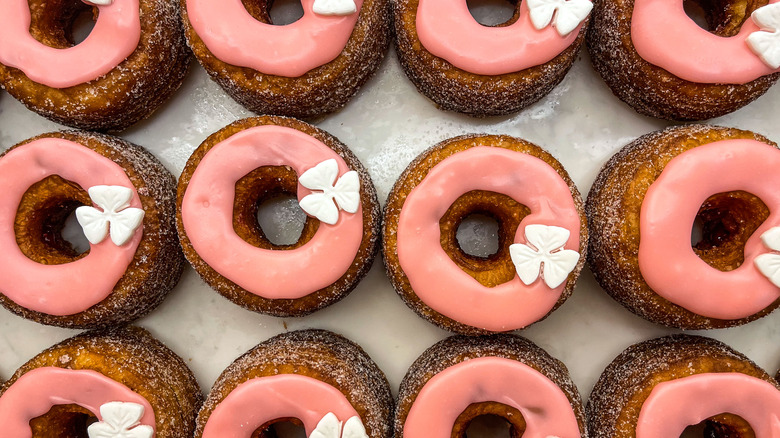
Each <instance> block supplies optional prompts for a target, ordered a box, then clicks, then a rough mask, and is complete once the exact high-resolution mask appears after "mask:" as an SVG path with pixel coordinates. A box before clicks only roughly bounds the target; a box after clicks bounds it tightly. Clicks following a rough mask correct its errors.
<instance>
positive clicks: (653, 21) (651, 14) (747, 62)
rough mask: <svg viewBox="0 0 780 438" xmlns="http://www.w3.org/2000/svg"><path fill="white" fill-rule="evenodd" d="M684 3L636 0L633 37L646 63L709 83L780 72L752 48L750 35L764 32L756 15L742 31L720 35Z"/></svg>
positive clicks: (742, 80)
mask: <svg viewBox="0 0 780 438" xmlns="http://www.w3.org/2000/svg"><path fill="white" fill-rule="evenodd" d="M778 1H780V0H770V1H769V3H770V4H772V3H776V2H778ZM683 3H684V2H683V0H636V1H635V2H634V12H633V14H632V15H631V20H632V21H631V40H632V41H633V43H634V47H636V51H637V53H638V54H639V56H641V57H642V58H643V59H644V60H645V61H647V62H649V63H651V64H653V65H656V66H658V67H661V68H663V69H664V70H666V71H668V72H669V73H671V74H673V75H675V76H677V77H679V78H681V79H685V80H686V81H691V82H698V83H708V84H716V83H721V84H744V83H747V82H750V81H753V80H755V79H758V78H760V77H761V76H765V75H768V74H771V73H773V72H776V71H780V69H777V70H773V69H772V68H771V67H769V66H768V65H766V64H765V63H764V62H763V61H761V58H759V57H758V56H757V55H756V54H755V53H753V51H752V50H751V49H750V47H749V46H748V44H747V42H746V38H747V37H748V35H750V34H751V33H753V32H755V31H758V30H759V27H758V26H757V25H756V23H755V22H753V20H752V19H751V18H748V19H747V20H746V21H745V23H744V24H743V25H742V28H741V29H740V31H739V33H738V34H737V35H734V36H732V37H729V38H725V37H720V36H717V35H714V34H711V33H709V32H708V31H706V30H704V29H702V28H701V27H699V25H698V24H696V23H695V22H694V21H693V20H692V19H691V18H690V17H688V15H686V14H685V10H684V9H683Z"/></svg>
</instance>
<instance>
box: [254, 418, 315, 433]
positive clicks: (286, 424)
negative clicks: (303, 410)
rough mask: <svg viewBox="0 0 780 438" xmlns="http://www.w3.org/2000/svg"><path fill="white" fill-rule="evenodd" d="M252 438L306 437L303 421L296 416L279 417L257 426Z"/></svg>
mask: <svg viewBox="0 0 780 438" xmlns="http://www.w3.org/2000/svg"><path fill="white" fill-rule="evenodd" d="M251 437H252V438H306V429H305V428H304V427H303V422H302V421H301V420H299V419H297V418H280V419H277V420H273V421H270V422H268V423H266V424H264V425H262V426H260V427H258V428H257V429H256V430H255V431H254V432H252V435H251Z"/></svg>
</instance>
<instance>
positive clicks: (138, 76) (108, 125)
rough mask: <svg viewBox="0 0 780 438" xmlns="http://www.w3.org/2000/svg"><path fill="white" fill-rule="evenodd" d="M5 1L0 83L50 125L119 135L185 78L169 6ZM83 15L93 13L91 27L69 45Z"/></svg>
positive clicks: (150, 1) (184, 56)
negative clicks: (84, 35)
mask: <svg viewBox="0 0 780 438" xmlns="http://www.w3.org/2000/svg"><path fill="white" fill-rule="evenodd" d="M12 3H13V5H12V6H9V10H8V11H4V12H5V13H4V14H3V17H2V18H0V83H1V84H2V86H3V88H5V89H6V91H8V92H9V93H10V94H11V95H12V96H14V97H15V98H16V99H18V100H19V101H21V102H22V103H23V104H24V105H26V106H27V107H28V108H30V109H31V110H33V111H35V112H37V113H38V114H40V115H42V116H44V117H47V118H49V119H51V120H54V121H55V122H58V123H63V124H65V125H69V126H74V127H77V128H82V129H89V130H97V131H108V130H110V131H118V130H122V129H125V128H127V127H128V126H130V125H132V124H134V123H136V122H138V121H139V120H142V119H144V118H146V117H148V116H149V115H150V114H151V113H152V112H154V110H156V109H157V108H158V107H159V106H160V105H161V104H162V103H163V102H165V101H166V100H167V99H168V97H169V96H171V95H172V94H173V92H174V91H176V90H177V89H178V88H179V86H180V85H181V83H182V81H183V79H184V76H185V74H186V72H187V68H188V64H189V59H190V58H189V51H188V50H187V47H186V44H185V40H184V33H183V31H182V27H181V23H180V21H179V9H178V4H177V3H176V2H175V1H168V0H140V1H138V0H113V1H111V2H105V3H107V4H105V5H102V4H98V3H103V2H98V1H92V2H90V1H89V0H85V1H83V2H82V1H78V0H57V1H48V0H30V1H29V2H22V1H16V2H12ZM28 5H29V7H28ZM84 14H92V15H93V17H94V18H93V19H94V20H95V21H96V23H95V27H94V28H93V29H92V31H91V33H90V34H89V36H88V37H87V38H86V39H85V40H84V41H82V42H79V43H78V44H76V43H75V41H74V36H73V26H74V22H75V21H76V20H77V18H78V17H80V16H82V15H84ZM31 36H32V37H31ZM63 49H67V50H63Z"/></svg>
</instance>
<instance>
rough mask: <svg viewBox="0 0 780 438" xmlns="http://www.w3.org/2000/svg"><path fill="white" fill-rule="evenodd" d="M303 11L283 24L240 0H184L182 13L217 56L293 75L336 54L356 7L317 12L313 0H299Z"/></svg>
mask: <svg viewBox="0 0 780 438" xmlns="http://www.w3.org/2000/svg"><path fill="white" fill-rule="evenodd" d="M301 4H302V5H303V17H301V18H300V19H299V20H298V21H296V22H294V23H291V24H287V25H284V26H275V25H272V24H267V23H263V22H260V21H258V20H256V19H254V17H252V16H251V15H249V12H247V10H246V8H245V7H244V5H243V4H242V3H241V0H219V1H214V0H187V15H188V16H189V19H190V23H191V24H192V27H193V29H195V32H196V33H197V34H198V36H199V37H200V39H201V40H203V43H204V44H205V45H206V47H207V48H208V49H209V50H210V51H211V53H213V54H214V56H216V57H217V58H219V59H220V60H221V61H223V62H226V63H228V64H233V65H237V66H239V67H249V68H252V69H255V70H257V71H259V72H261V73H265V74H269V75H276V76H285V77H298V76H302V75H304V74H305V73H306V72H308V71H309V70H312V69H314V68H316V67H319V66H321V65H325V64H327V63H329V62H330V61H333V60H334V59H336V57H338V56H339V54H341V52H342V50H344V47H346V46H347V41H349V37H350V35H352V29H354V27H355V23H357V20H358V15H359V13H360V8H361V6H362V5H363V0H355V5H356V6H357V12H355V13H354V14H350V15H345V16H334V15H319V14H315V13H314V11H313V10H312V5H313V4H314V0H301Z"/></svg>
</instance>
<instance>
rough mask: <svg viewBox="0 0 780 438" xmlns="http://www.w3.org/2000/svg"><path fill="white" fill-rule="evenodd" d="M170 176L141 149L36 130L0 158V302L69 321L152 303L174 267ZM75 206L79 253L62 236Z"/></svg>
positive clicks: (111, 315)
mask: <svg viewBox="0 0 780 438" xmlns="http://www.w3.org/2000/svg"><path fill="white" fill-rule="evenodd" d="M175 187H176V182H175V180H174V178H173V176H172V175H171V174H170V173H169V172H168V171H167V170H166V169H165V168H164V167H163V165H162V164H161V163H160V162H159V161H157V159H155V158H154V157H153V156H152V155H151V154H150V153H149V152H147V151H146V150H144V149H143V148H141V147H139V146H136V145H133V144H131V143H128V142H126V141H124V140H121V139H119V138H116V137H110V136H107V135H102V134H93V133H88V132H82V131H65V132H56V133H49V134H43V135H40V136H38V137H34V138H32V139H29V140H26V141H24V142H22V143H19V144H18V145H16V146H14V147H12V148H10V149H9V150H7V151H6V152H5V153H4V154H2V156H0V191H2V193H3V197H2V198H0V247H1V248H2V252H3V254H4V260H3V263H2V264H0V302H2V304H3V305H4V306H5V307H6V308H8V309H9V310H11V311H12V312H14V313H16V314H18V315H21V316H23V317H25V318H28V319H32V320H34V321H37V322H40V323H43V324H50V325H57V326H62V327H71V328H95V327H108V326H113V325H117V324H121V323H127V322H129V321H132V320H134V319H136V318H139V317H141V316H143V315H145V314H147V313H149V312H150V311H151V310H152V309H154V308H155V307H156V306H157V305H158V304H159V303H160V302H161V301H162V300H163V299H164V298H165V296H166V294H167V293H168V292H169V291H170V290H171V289H173V287H174V286H175V285H176V283H177V282H178V280H179V277H180V275H181V272H182V269H183V267H184V258H183V257H182V254H181V249H180V247H179V244H178V240H177V238H176V228H175V218H176V216H175V213H176V204H175V198H174V196H175ZM74 213H75V216H76V218H77V220H78V223H79V225H80V226H81V230H82V231H83V232H84V234H85V235H86V237H87V239H88V240H89V242H90V247H89V249H88V250H87V251H86V252H84V253H79V252H78V251H76V250H75V249H74V248H73V246H72V245H71V243H70V242H69V241H67V240H65V239H64V238H63V236H62V232H63V227H64V226H65V222H66V219H67V218H68V216H70V215H72V214H74Z"/></svg>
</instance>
